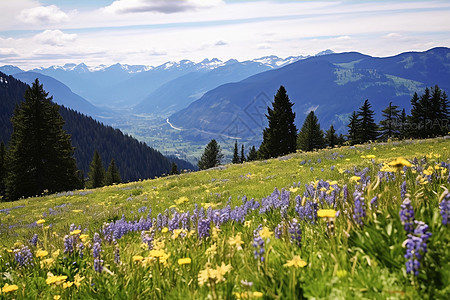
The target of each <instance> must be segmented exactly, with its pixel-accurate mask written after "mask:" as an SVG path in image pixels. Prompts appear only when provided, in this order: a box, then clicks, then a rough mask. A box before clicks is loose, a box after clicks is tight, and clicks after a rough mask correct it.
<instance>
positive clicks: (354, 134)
mask: <svg viewBox="0 0 450 300" xmlns="http://www.w3.org/2000/svg"><path fill="white" fill-rule="evenodd" d="M347 127H348V135H347V137H348V141H349V142H350V144H352V145H355V144H359V143H361V138H360V135H361V133H360V131H359V129H360V127H361V125H360V121H359V119H358V115H357V114H356V111H354V112H352V115H351V116H350V119H349V123H348V125H347Z"/></svg>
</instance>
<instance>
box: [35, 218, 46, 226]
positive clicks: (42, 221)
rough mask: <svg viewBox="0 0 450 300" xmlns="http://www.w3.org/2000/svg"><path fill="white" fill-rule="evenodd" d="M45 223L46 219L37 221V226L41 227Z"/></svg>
mask: <svg viewBox="0 0 450 300" xmlns="http://www.w3.org/2000/svg"><path fill="white" fill-rule="evenodd" d="M44 223H45V220H44V219H39V220H37V221H36V224H38V225H41V224H44Z"/></svg>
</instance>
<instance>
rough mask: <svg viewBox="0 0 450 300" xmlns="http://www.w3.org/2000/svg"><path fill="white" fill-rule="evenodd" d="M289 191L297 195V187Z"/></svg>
mask: <svg viewBox="0 0 450 300" xmlns="http://www.w3.org/2000/svg"><path fill="white" fill-rule="evenodd" d="M289 191H290V192H291V193H297V191H298V187H295V188H294V187H291V188H290V189H289Z"/></svg>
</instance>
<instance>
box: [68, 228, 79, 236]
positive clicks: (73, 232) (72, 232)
mask: <svg viewBox="0 0 450 300" xmlns="http://www.w3.org/2000/svg"><path fill="white" fill-rule="evenodd" d="M80 233H81V230H80V229H76V230H74V231H71V232H70V235H77V234H80Z"/></svg>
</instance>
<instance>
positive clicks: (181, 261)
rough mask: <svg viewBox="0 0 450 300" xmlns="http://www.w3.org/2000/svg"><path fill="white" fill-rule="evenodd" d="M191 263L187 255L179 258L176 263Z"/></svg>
mask: <svg viewBox="0 0 450 300" xmlns="http://www.w3.org/2000/svg"><path fill="white" fill-rule="evenodd" d="M190 263H191V259H190V258H189V257H185V258H180V259H178V264H179V265H180V266H182V265H188V264H190Z"/></svg>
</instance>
